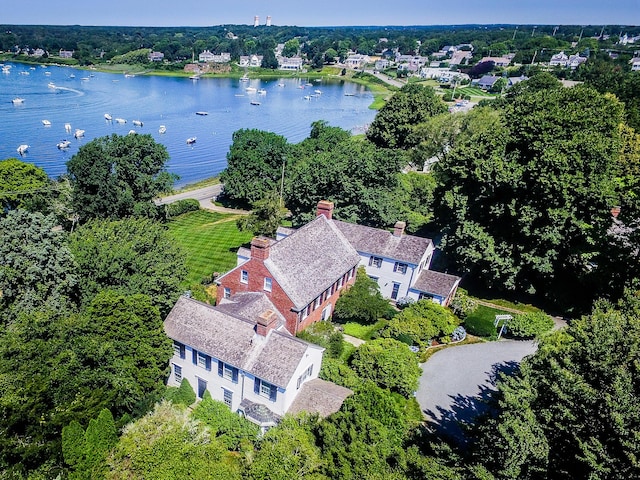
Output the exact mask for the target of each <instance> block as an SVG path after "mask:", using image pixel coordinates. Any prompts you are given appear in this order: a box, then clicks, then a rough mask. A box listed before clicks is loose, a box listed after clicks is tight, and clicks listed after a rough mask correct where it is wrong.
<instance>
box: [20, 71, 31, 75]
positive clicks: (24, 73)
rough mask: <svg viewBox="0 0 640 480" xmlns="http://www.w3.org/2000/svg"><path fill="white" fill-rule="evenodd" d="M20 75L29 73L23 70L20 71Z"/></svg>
mask: <svg viewBox="0 0 640 480" xmlns="http://www.w3.org/2000/svg"><path fill="white" fill-rule="evenodd" d="M20 75H29V72H27V71H26V70H25V71H24V72H20Z"/></svg>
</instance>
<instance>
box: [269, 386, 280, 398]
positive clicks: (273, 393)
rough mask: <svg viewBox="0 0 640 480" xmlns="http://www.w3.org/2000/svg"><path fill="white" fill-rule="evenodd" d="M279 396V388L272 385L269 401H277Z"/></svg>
mask: <svg viewBox="0 0 640 480" xmlns="http://www.w3.org/2000/svg"><path fill="white" fill-rule="evenodd" d="M277 396H278V387H276V386H275V385H271V392H270V393H269V400H271V401H272V402H275V401H276V397H277Z"/></svg>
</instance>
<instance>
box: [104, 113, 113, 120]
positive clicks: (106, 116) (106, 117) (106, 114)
mask: <svg viewBox="0 0 640 480" xmlns="http://www.w3.org/2000/svg"><path fill="white" fill-rule="evenodd" d="M112 118H113V117H112V116H111V115H110V114H108V113H105V114H104V119H105V120H108V121H111V119H112Z"/></svg>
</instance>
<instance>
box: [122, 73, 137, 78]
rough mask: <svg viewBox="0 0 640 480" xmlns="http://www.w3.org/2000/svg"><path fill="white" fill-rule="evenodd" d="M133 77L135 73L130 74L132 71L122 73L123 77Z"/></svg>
mask: <svg viewBox="0 0 640 480" xmlns="http://www.w3.org/2000/svg"><path fill="white" fill-rule="evenodd" d="M133 77H135V75H134V74H132V73H125V74H124V78H133Z"/></svg>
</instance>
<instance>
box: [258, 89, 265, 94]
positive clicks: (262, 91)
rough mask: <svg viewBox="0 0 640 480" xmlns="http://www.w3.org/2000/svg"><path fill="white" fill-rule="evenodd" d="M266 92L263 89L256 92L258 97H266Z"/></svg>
mask: <svg viewBox="0 0 640 480" xmlns="http://www.w3.org/2000/svg"><path fill="white" fill-rule="evenodd" d="M266 94H267V91H266V90H265V89H264V88H261V89H260V90H258V95H266Z"/></svg>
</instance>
